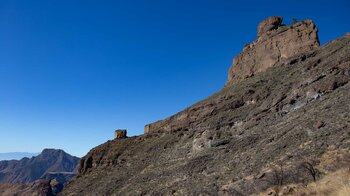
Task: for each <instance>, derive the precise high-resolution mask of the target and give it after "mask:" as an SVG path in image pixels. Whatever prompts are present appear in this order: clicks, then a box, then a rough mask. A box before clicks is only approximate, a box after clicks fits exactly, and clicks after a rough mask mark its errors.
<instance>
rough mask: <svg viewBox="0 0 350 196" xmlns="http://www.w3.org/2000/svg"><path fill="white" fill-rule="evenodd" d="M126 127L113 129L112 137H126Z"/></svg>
mask: <svg viewBox="0 0 350 196" xmlns="http://www.w3.org/2000/svg"><path fill="white" fill-rule="evenodd" d="M126 133H127V131H126V129H118V130H115V131H114V139H122V138H126Z"/></svg>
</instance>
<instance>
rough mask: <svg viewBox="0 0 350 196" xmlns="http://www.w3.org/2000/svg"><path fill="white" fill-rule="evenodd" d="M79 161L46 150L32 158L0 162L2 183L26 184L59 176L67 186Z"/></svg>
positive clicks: (75, 158) (62, 153) (76, 158)
mask: <svg viewBox="0 0 350 196" xmlns="http://www.w3.org/2000/svg"><path fill="white" fill-rule="evenodd" d="M78 161H79V158H78V157H75V156H71V155H69V154H67V153H66V152H64V151H63V150H56V149H44V150H43V151H42V152H41V153H40V154H39V155H38V156H35V157H32V158H23V159H21V160H10V161H0V183H18V184H25V183H31V182H34V181H36V180H38V179H48V176H51V177H52V178H55V176H57V178H58V179H57V180H59V181H60V183H62V184H65V183H66V182H67V181H68V180H70V179H71V178H72V177H73V176H75V173H76V168H77V164H78ZM49 180H50V179H49Z"/></svg>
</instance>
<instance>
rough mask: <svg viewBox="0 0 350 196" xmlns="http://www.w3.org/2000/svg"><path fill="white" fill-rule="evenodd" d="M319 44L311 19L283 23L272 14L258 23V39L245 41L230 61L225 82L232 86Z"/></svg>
mask: <svg viewBox="0 0 350 196" xmlns="http://www.w3.org/2000/svg"><path fill="white" fill-rule="evenodd" d="M318 47H319V40H318V36H317V28H316V26H315V24H314V23H313V22H312V21H311V20H305V21H301V22H298V23H296V24H293V25H291V26H283V25H282V18H281V17H277V16H273V17H270V18H268V19H266V20H264V21H263V22H261V23H260V24H259V26H258V39H257V40H256V41H254V42H252V43H250V44H247V45H246V46H245V47H244V49H243V52H242V53H241V54H239V55H238V56H237V57H236V58H235V59H234V61H233V64H232V67H231V68H230V70H229V73H228V80H227V83H226V85H232V84H234V83H237V82H239V81H241V80H243V79H245V78H247V77H251V76H253V75H255V74H256V73H258V72H261V71H264V70H266V69H267V68H269V67H272V66H274V65H275V64H276V63H277V62H279V61H281V60H283V59H287V58H290V57H292V56H295V55H297V54H302V53H305V52H309V51H312V50H314V49H316V48H318Z"/></svg>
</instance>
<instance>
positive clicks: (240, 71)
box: [144, 16, 319, 134]
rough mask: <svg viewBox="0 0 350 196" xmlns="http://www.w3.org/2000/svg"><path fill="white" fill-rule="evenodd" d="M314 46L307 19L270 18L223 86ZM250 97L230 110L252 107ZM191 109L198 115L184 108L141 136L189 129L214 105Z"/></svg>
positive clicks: (311, 26) (316, 42) (313, 32)
mask: <svg viewBox="0 0 350 196" xmlns="http://www.w3.org/2000/svg"><path fill="white" fill-rule="evenodd" d="M318 47H319V40H318V36H317V28H316V26H315V24H314V23H313V22H312V21H311V20H305V21H301V22H298V23H296V24H294V25H292V26H282V18H281V17H278V16H273V17H270V18H268V19H266V20H264V21H263V22H261V23H260V24H259V27H258V40H256V41H254V42H253V43H251V44H249V45H247V46H246V47H245V48H244V50H243V52H242V53H241V54H240V55H238V56H237V57H236V58H235V59H234V62H233V65H232V67H231V68H230V70H229V74H228V81H227V83H226V86H232V85H233V84H234V83H237V82H239V81H241V80H243V79H245V78H249V77H252V76H254V75H255V74H256V73H259V72H263V71H265V70H266V69H267V68H269V67H272V66H274V65H275V64H276V63H277V64H276V65H282V64H281V63H279V64H278V62H280V61H281V62H282V61H285V60H288V59H289V58H292V57H294V56H298V55H300V54H304V53H307V52H311V51H312V50H314V49H317V48H318ZM297 59H298V58H296V59H294V60H291V64H293V63H298V62H293V61H296V60H297ZM301 60H303V59H301ZM304 60H305V59H304ZM266 93H268V92H266ZM250 94H251V92H246V94H245V95H244V96H243V97H241V99H238V100H234V101H233V103H232V105H231V107H232V109H236V108H239V107H241V106H243V105H245V104H255V103H256V99H255V98H251V97H249V96H250ZM192 109H193V108H192ZM195 110H199V111H201V112H200V113H199V114H198V115H190V114H191V112H192V111H191V110H190V109H186V110H184V111H182V112H180V113H178V114H175V115H174V116H171V117H169V118H167V119H164V120H161V121H158V122H155V123H152V124H149V125H146V126H145V129H144V130H145V134H152V133H161V132H174V131H181V130H191V129H192V127H195V126H196V122H197V121H198V119H201V118H204V117H206V116H210V115H212V114H213V113H215V112H216V110H215V105H212V104H208V105H201V106H200V107H199V108H196V109H195Z"/></svg>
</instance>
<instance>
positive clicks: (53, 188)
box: [0, 180, 63, 196]
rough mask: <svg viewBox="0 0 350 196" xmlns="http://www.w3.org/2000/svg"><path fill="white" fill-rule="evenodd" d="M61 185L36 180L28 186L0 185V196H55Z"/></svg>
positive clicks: (54, 182)
mask: <svg viewBox="0 0 350 196" xmlns="http://www.w3.org/2000/svg"><path fill="white" fill-rule="evenodd" d="M62 189H63V185H62V184H60V183H59V182H57V181H56V180H37V181H35V182H32V183H30V184H0V195H1V196H13V195H16V196H55V195H57V194H58V193H59V192H60V191H62Z"/></svg>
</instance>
